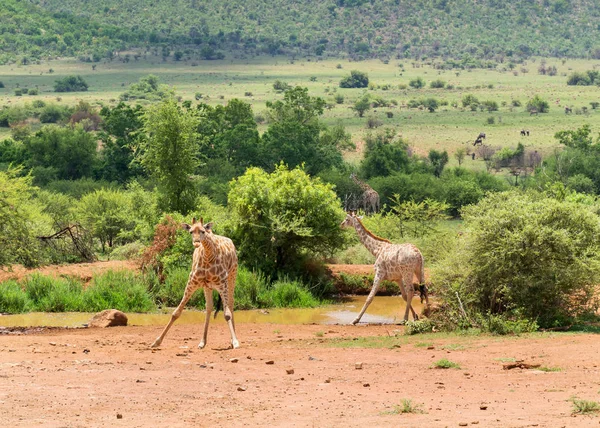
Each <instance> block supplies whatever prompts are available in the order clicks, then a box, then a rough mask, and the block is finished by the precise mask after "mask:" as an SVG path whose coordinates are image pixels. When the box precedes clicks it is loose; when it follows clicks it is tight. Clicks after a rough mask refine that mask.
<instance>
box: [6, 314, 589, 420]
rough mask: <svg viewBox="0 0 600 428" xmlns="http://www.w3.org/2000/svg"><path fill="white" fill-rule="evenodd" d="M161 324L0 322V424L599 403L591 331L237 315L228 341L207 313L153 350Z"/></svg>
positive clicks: (530, 415)
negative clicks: (456, 330)
mask: <svg viewBox="0 0 600 428" xmlns="http://www.w3.org/2000/svg"><path fill="white" fill-rule="evenodd" d="M0 325H2V317H1V316H0ZM161 330H162V326H152V327H147V326H129V327H113V328H108V329H62V328H60V329H57V328H53V329H50V328H46V329H44V328H36V329H29V330H27V329H25V330H24V329H0V421H2V422H3V423H2V426H6V427H31V426H48V427H58V426H60V427H80V426H81V427H90V426H94V427H95V426H98V427H100V426H102V427H104V426H115V427H120V426H123V427H125V426H126V427H146V426H165V427H179V426H182V427H183V426H215V425H218V426H224V427H237V426H251V427H253V426H270V427H279V426H281V427H283V426H285V427H288V426H298V427H306V426H310V427H313V426H316V427H339V426H347V427H359V426H360V427H365V426H377V427H379V426H399V427H424V426H428V427H445V426H448V427H454V426H482V427H530V426H538V427H588V426H589V427H600V415H596V416H582V415H577V416H575V415H573V414H572V412H573V404H572V401H570V400H571V399H572V398H573V397H576V398H578V399H581V400H588V401H595V402H598V401H600V358H599V357H598V355H599V351H600V337H598V335H593V334H572V333H545V334H535V335H531V336H523V337H491V336H476V337H470V336H455V335H452V336H448V335H444V334H430V335H426V336H405V335H403V327H401V326H397V325H358V326H349V325H277V324H251V323H238V325H237V334H238V338H239V340H240V342H241V347H240V348H239V349H235V350H233V349H229V343H230V337H229V332H228V330H227V327H226V325H225V324H223V323H219V324H216V323H213V324H211V326H210V330H209V336H208V345H207V347H206V348H205V349H203V350H200V349H198V348H197V344H198V342H199V341H200V337H201V334H202V326H201V325H193V324H177V323H176V324H175V325H174V326H173V328H172V329H171V331H170V332H169V334H168V335H167V337H166V338H165V340H164V342H163V344H162V346H161V347H160V348H159V349H157V350H151V349H149V344H150V343H152V341H153V340H154V339H155V338H156V336H158V334H159V333H160V331H161ZM342 345H343V346H344V347H341V346H342ZM441 359H447V360H449V361H451V362H453V363H456V364H458V365H459V366H460V368H450V369H435V368H432V365H433V363H435V362H437V361H439V360H441ZM515 361H524V362H525V363H528V364H534V365H535V364H539V365H540V369H541V370H540V369H521V368H515V369H511V370H505V369H504V368H503V366H504V365H505V364H507V363H511V362H515ZM358 363H362V368H360V369H358V368H357V364H358ZM403 400H411V404H412V407H413V408H414V409H415V411H414V412H410V413H401V412H399V411H398V409H400V408H401V407H402V403H403Z"/></svg>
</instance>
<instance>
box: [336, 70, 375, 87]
mask: <svg viewBox="0 0 600 428" xmlns="http://www.w3.org/2000/svg"><path fill="white" fill-rule="evenodd" d="M368 86H369V76H368V74H367V73H363V72H362V71H358V70H352V71H351V72H350V76H346V77H344V78H343V79H342V80H341V81H340V88H366V87H368Z"/></svg>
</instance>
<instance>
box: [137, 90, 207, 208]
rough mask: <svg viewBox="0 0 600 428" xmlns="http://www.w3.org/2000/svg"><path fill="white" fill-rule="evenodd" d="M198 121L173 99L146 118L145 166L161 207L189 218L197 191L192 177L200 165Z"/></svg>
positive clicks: (142, 144)
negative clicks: (157, 191)
mask: <svg viewBox="0 0 600 428" xmlns="http://www.w3.org/2000/svg"><path fill="white" fill-rule="evenodd" d="M198 122H199V120H198V117H197V115H196V113H194V112H193V111H190V110H185V109H183V108H182V107H181V106H179V105H178V104H177V103H176V102H175V100H172V99H169V100H166V101H163V102H161V103H159V104H156V105H153V106H150V107H149V108H148V109H147V110H146V112H145V114H144V128H143V129H144V133H145V135H146V137H145V139H144V140H142V141H141V142H140V149H141V151H140V160H141V162H142V165H143V166H144V168H145V169H146V171H147V172H148V174H149V175H150V176H151V177H153V178H154V179H155V180H156V181H157V183H158V184H159V191H160V192H161V196H162V198H161V205H162V207H163V208H164V209H165V210H167V211H178V212H181V213H182V214H187V213H188V212H189V211H190V210H192V209H193V208H194V200H195V198H196V191H195V189H194V186H193V183H192V181H191V180H190V176H191V175H192V174H193V173H194V170H195V168H196V166H197V165H198V162H199V159H198V141H197V138H198V134H197V128H198Z"/></svg>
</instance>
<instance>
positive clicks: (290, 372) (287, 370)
mask: <svg viewBox="0 0 600 428" xmlns="http://www.w3.org/2000/svg"><path fill="white" fill-rule="evenodd" d="M285 372H286V373H287V374H294V369H285Z"/></svg>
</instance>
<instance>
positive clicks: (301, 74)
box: [0, 56, 600, 170]
mask: <svg viewBox="0 0 600 428" xmlns="http://www.w3.org/2000/svg"><path fill="white" fill-rule="evenodd" d="M400 62H401V61H390V62H389V63H388V64H385V63H384V62H382V61H379V60H369V61H363V62H352V63H349V62H347V61H346V60H340V59H328V60H323V61H317V62H315V61H311V62H308V61H297V62H294V63H293V64H292V63H290V61H288V60H286V59H282V58H257V59H252V60H231V59H227V60H223V61H204V62H202V63H201V67H194V66H192V65H191V63H190V62H186V61H181V62H171V61H167V62H162V60H161V58H159V57H153V56H149V57H148V58H147V59H146V60H140V61H137V62H129V63H124V62H120V61H112V62H106V63H99V64H96V69H95V70H92V67H91V65H90V64H88V63H81V62H78V61H76V60H74V59H65V60H59V61H52V62H42V63H41V64H32V65H27V66H22V65H15V64H12V65H5V66H0V80H2V81H3V82H4V84H5V85H6V88H3V89H0V98H1V99H2V100H3V103H4V104H8V103H9V102H10V104H11V105H15V104H23V103H26V102H31V101H32V100H34V99H41V100H45V101H56V99H57V97H60V98H61V101H60V103H65V104H70V105H73V104H76V103H77V102H79V100H83V101H86V102H89V103H91V104H93V105H100V104H115V103H116V102H117V100H118V98H119V95H120V94H121V93H123V92H124V91H125V89H126V88H127V86H128V85H129V84H131V83H132V82H137V81H138V80H139V78H140V77H143V76H146V75H148V74H155V75H157V76H158V77H159V78H160V81H161V83H165V84H168V85H172V86H173V87H174V89H175V92H176V93H177V95H180V96H181V97H182V98H183V99H189V100H193V99H194V94H195V93H197V92H200V93H202V94H203V95H204V98H203V100H202V101H203V102H207V103H209V104H213V105H214V104H223V103H226V102H227V101H228V100H230V99H232V98H240V99H243V100H245V101H247V102H249V103H250V104H251V105H252V106H253V110H254V113H255V114H256V113H261V112H264V111H265V110H266V107H265V103H266V101H269V100H273V99H279V98H281V96H282V95H281V94H277V93H276V92H275V90H274V89H273V82H275V80H281V81H284V82H287V83H289V84H290V85H301V86H305V87H308V89H309V92H310V94H311V95H317V96H321V97H323V98H325V99H326V100H328V101H332V100H333V97H334V95H336V94H342V95H344V98H345V101H344V103H343V104H335V103H334V102H333V101H332V103H333V104H334V107H333V108H332V109H331V110H326V112H325V115H324V121H325V122H326V123H328V124H334V123H337V122H340V123H341V124H343V125H344V126H345V127H346V130H347V131H349V132H351V133H352V138H353V140H354V141H355V142H357V143H359V142H361V141H363V139H364V136H365V134H366V133H367V132H368V130H367V129H366V121H367V117H370V116H373V117H375V118H377V119H379V120H381V121H383V123H384V126H389V127H395V128H397V129H399V130H401V134H402V136H403V137H404V138H406V139H407V140H408V142H409V144H410V145H411V146H413V147H416V151H417V153H419V154H426V153H427V151H428V150H430V149H448V150H449V151H450V152H451V153H452V152H454V151H455V150H456V149H457V148H459V147H468V146H469V145H468V144H467V143H466V142H467V141H471V140H473V139H474V138H475V136H477V135H478V134H479V132H482V131H484V132H486V134H487V139H486V140H485V142H486V143H487V144H490V145H492V146H498V147H515V146H516V144H517V142H519V141H521V142H523V143H524V144H525V146H526V147H527V148H528V149H535V150H539V151H541V152H543V153H549V152H550V151H551V150H552V148H553V147H555V146H556V142H555V140H554V138H553V136H554V134H555V133H556V132H557V131H559V130H562V129H575V128H577V127H580V126H582V125H583V124H585V123H597V121H598V115H600V111H597V110H592V109H591V107H590V102H592V101H600V94H599V93H598V90H597V88H596V87H579V86H567V85H566V75H568V74H570V73H571V72H573V71H585V70H590V69H592V68H593V66H594V65H595V64H597V63H598V61H593V60H567V61H566V62H565V64H564V65H563V64H562V62H561V61H560V60H557V59H548V65H549V66H552V65H555V66H556V67H557V68H558V75H556V76H541V75H538V74H537V72H536V69H537V65H538V64H539V61H537V62H536V63H533V62H531V61H530V64H529V65H528V66H527V68H529V70H530V72H528V73H522V72H518V75H517V76H515V75H514V74H513V72H512V71H510V70H502V69H497V70H487V69H475V70H472V71H461V72H460V73H459V74H458V76H457V75H456V71H454V70H436V69H434V68H432V67H431V66H429V65H426V64H420V67H419V68H413V67H411V66H410V65H409V64H408V63H406V62H405V61H402V62H403V63H405V71H404V72H403V73H402V75H400V69H399V67H398V64H399V63H400ZM338 63H342V65H343V68H342V69H338V68H336V65H337V64H338ZM50 68H52V69H53V70H54V73H52V74H49V73H48V70H49V69H50ZM349 69H356V70H359V71H364V72H367V73H368V75H369V78H370V80H371V82H373V83H375V84H378V85H382V84H389V85H391V87H392V89H390V90H385V91H384V90H368V91H367V92H368V93H369V94H370V95H372V96H379V97H383V98H385V99H386V100H389V101H391V100H395V101H396V102H397V103H398V107H383V108H378V109H376V110H377V112H374V111H370V112H368V113H367V114H366V115H365V116H366V117H364V118H358V117H357V116H356V115H355V114H354V113H353V111H352V110H350V108H349V107H350V106H351V105H352V104H353V103H354V100H355V99H357V98H358V97H359V96H361V94H362V93H363V91H364V90H362V89H341V88H339V87H338V85H339V81H340V80H341V78H342V77H344V76H346V75H347V74H348V70H349ZM71 74H77V75H81V76H82V77H83V78H84V79H85V80H86V82H88V83H89V85H90V88H89V91H88V92H77V93H61V94H57V93H54V92H52V87H53V84H54V81H55V80H56V79H59V78H61V77H64V76H67V75H71ZM311 76H316V77H317V79H316V81H311V80H310V77H311ZM418 76H420V77H422V78H423V79H424V80H425V81H426V82H430V81H432V80H435V79H442V80H445V81H446V82H447V83H450V84H452V85H454V89H451V90H448V89H431V88H429V86H426V87H425V88H423V89H419V90H416V89H411V88H409V89H399V85H400V84H407V83H408V81H409V80H411V79H413V78H415V77H418ZM17 84H19V85H20V86H21V87H28V88H34V87H36V86H37V87H39V89H40V94H39V95H37V96H35V97H33V96H28V95H25V96H22V97H16V96H15V95H14V88H15V87H16V85H17ZM490 85H492V88H490V87H489V86H490ZM245 92H252V94H253V95H252V96H251V97H246V96H244V93H245ZM466 94H473V95H474V96H476V97H477V98H478V99H479V100H480V101H485V100H492V101H496V102H497V103H498V105H499V106H500V109H499V111H497V112H493V113H488V112H487V111H484V112H481V111H479V110H478V111H476V112H471V111H470V110H469V109H465V108H463V107H462V104H461V99H462V97H463V96H464V95H466ZM535 94H540V95H541V96H542V98H544V99H546V100H547V101H548V102H549V103H550V112H549V113H547V114H540V115H538V116H530V115H529V114H528V113H527V112H526V111H525V108H524V107H515V108H511V107H510V104H511V101H512V100H519V101H521V103H522V104H523V106H524V105H525V104H526V102H527V100H528V99H530V98H531V97H533V96H534V95H535ZM221 96H222V98H221ZM427 97H434V98H437V99H439V100H442V101H447V102H448V105H447V106H443V107H441V108H440V109H439V110H438V111H436V112H435V113H429V112H427V111H419V110H417V109H408V108H406V107H403V106H405V105H406V104H407V103H408V101H410V100H411V99H413V98H427ZM503 104H504V106H503ZM453 105H456V107H453ZM564 106H571V107H574V109H575V108H581V107H583V106H586V107H588V111H589V114H588V115H583V114H582V115H577V114H572V115H565V113H564ZM387 112H393V113H394V117H393V118H391V119H389V118H387V115H386V113H387ZM488 117H494V118H495V124H494V125H487V124H486V120H487V118H488ZM265 128H266V125H263V126H262V127H261V129H262V130H264V129H265ZM522 128H526V129H529V130H530V131H531V136H530V137H520V136H519V131H520V130H521V129H522ZM6 133H7V130H6V129H2V130H0V137H1V136H2V134H4V135H6ZM470 147H472V146H470ZM347 158H348V159H349V160H353V159H354V160H358V159H360V155H358V154H353V153H349V154H348V155H347ZM455 163H456V160H455V159H454V158H453V157H452V156H451V158H450V166H452V165H454V164H455ZM464 165H466V166H467V167H468V168H471V169H476V170H477V169H479V170H481V169H484V163H483V161H481V160H475V161H472V160H470V159H466V160H465V164H464Z"/></svg>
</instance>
